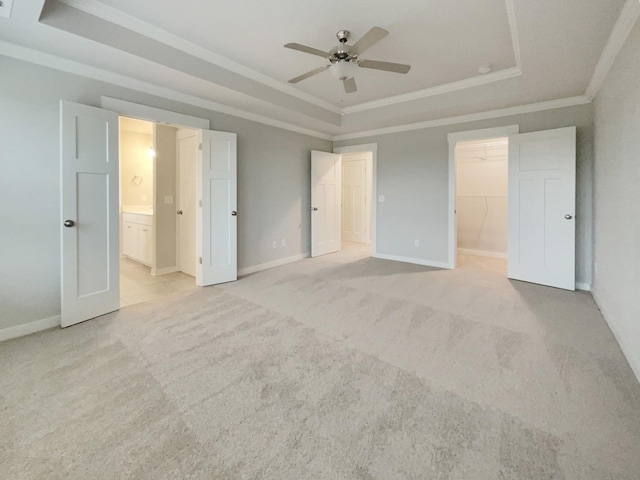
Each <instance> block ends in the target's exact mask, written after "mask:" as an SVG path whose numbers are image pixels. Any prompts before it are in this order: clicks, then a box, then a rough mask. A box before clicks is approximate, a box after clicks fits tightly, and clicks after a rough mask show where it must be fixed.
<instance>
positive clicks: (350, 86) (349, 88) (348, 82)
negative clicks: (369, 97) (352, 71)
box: [342, 77, 358, 93]
mask: <svg viewBox="0 0 640 480" xmlns="http://www.w3.org/2000/svg"><path fill="white" fill-rule="evenodd" d="M342 85H344V91H345V92H347V93H353V92H357V91H358V87H357V86H356V79H355V78H353V77H351V78H345V79H344V80H342Z"/></svg>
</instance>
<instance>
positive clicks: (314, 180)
mask: <svg viewBox="0 0 640 480" xmlns="http://www.w3.org/2000/svg"><path fill="white" fill-rule="evenodd" d="M341 177H342V161H341V159H340V155H337V154H335V153H327V152H318V151H316V150H312V151H311V256H312V257H317V256H318V255H325V254H327V253H333V252H338V251H340V243H341V230H342V220H341V213H342V212H341V209H342V201H341V197H342V192H341V190H342V185H341V183H342V179H341Z"/></svg>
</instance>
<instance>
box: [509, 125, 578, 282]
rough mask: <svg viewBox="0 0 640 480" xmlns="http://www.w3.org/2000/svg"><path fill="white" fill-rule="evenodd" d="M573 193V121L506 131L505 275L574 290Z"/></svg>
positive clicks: (574, 139)
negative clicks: (517, 132) (539, 129)
mask: <svg viewBox="0 0 640 480" xmlns="http://www.w3.org/2000/svg"><path fill="white" fill-rule="evenodd" d="M575 197H576V128H575V127H568V128H560V129H557V130H547V131H542V132H534V133H526V134H521V135H513V136H511V137H509V247H508V276H509V278H512V279H515V280H524V281H526V282H532V283H539V284H542V285H549V286H551V287H558V288H564V289H567V290H575Z"/></svg>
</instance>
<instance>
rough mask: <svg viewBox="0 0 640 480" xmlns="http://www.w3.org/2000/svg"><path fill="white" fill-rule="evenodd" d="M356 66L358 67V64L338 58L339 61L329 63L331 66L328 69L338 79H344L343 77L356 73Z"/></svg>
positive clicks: (349, 76)
mask: <svg viewBox="0 0 640 480" xmlns="http://www.w3.org/2000/svg"><path fill="white" fill-rule="evenodd" d="M357 68H358V65H357V64H356V63H354V62H348V61H345V60H340V61H339V62H336V63H334V64H333V65H331V68H330V69H329V71H330V72H331V74H332V75H333V76H334V77H336V78H337V79H338V80H344V79H345V78H351V77H353V76H354V75H355V74H356V69H357Z"/></svg>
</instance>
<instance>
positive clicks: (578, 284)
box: [576, 282, 591, 292]
mask: <svg viewBox="0 0 640 480" xmlns="http://www.w3.org/2000/svg"><path fill="white" fill-rule="evenodd" d="M576 290H582V291H583V292H590V291H591V284H590V283H585V282H576Z"/></svg>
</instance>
